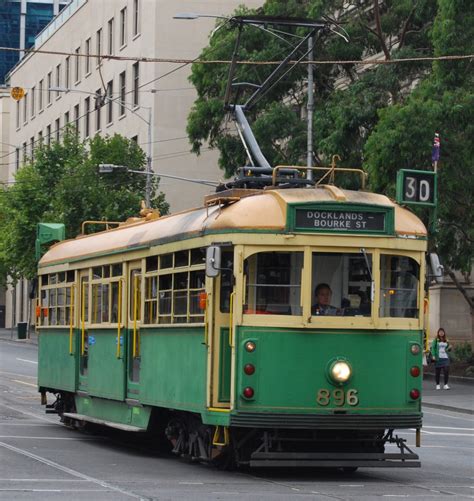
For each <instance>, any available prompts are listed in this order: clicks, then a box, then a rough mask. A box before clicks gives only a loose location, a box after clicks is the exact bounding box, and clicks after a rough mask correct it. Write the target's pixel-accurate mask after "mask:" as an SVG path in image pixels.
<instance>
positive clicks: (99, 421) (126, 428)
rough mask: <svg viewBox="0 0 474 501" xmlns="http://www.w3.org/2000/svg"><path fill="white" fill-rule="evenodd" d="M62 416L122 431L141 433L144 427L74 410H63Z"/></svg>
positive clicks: (144, 429)
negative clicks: (115, 421)
mask: <svg viewBox="0 0 474 501" xmlns="http://www.w3.org/2000/svg"><path fill="white" fill-rule="evenodd" d="M63 416H65V417H68V418H71V419H77V420H78V421H87V422H88V423H94V424H100V425H102V426H108V427H110V428H116V429H117V430H122V431H133V432H135V433H143V432H145V431H146V428H140V427H139V426H132V425H130V424H122V423H114V422H113V421H106V420H105V419H99V418H95V417H91V416H86V415H85V414H76V413H74V412H65V413H64V414H63Z"/></svg>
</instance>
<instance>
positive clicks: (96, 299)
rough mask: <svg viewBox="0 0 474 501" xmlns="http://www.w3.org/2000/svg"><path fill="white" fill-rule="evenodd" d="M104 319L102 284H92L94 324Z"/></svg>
mask: <svg viewBox="0 0 474 501" xmlns="http://www.w3.org/2000/svg"><path fill="white" fill-rule="evenodd" d="M101 319H102V284H92V323H93V324H98V323H100V321H101Z"/></svg>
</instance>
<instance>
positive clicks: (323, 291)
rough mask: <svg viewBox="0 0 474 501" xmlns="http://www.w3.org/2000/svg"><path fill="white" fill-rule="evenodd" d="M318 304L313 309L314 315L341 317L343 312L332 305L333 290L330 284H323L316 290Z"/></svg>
mask: <svg viewBox="0 0 474 501" xmlns="http://www.w3.org/2000/svg"><path fill="white" fill-rule="evenodd" d="M314 295H315V297H316V303H315V304H313V306H312V307H311V313H312V314H313V315H326V316H336V315H341V313H342V312H341V310H340V309H339V308H336V307H335V306H332V305H331V298H332V290H331V287H329V285H328V284H325V283H321V284H318V285H317V286H316V289H314Z"/></svg>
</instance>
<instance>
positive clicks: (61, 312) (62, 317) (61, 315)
mask: <svg viewBox="0 0 474 501" xmlns="http://www.w3.org/2000/svg"><path fill="white" fill-rule="evenodd" d="M65 324H66V311H65V309H64V308H58V325H65Z"/></svg>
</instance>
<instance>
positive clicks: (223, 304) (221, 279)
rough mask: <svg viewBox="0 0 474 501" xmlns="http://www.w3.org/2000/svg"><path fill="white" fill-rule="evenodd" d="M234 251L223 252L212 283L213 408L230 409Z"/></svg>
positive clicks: (226, 249)
mask: <svg viewBox="0 0 474 501" xmlns="http://www.w3.org/2000/svg"><path fill="white" fill-rule="evenodd" d="M233 262H234V251H233V249H231V248H225V249H222V260H221V268H222V271H221V273H220V274H219V276H217V277H216V278H214V279H213V291H212V298H213V308H212V316H213V318H212V320H213V321H212V328H211V331H212V332H211V333H210V339H209V341H210V348H211V406H212V407H222V408H228V407H230V386H231V365H232V349H231V346H230V339H229V336H230V321H231V319H230V309H231V308H230V307H231V298H232V293H233V288H234V283H233Z"/></svg>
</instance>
